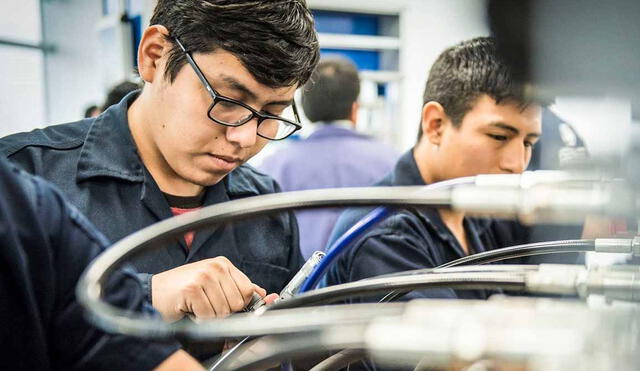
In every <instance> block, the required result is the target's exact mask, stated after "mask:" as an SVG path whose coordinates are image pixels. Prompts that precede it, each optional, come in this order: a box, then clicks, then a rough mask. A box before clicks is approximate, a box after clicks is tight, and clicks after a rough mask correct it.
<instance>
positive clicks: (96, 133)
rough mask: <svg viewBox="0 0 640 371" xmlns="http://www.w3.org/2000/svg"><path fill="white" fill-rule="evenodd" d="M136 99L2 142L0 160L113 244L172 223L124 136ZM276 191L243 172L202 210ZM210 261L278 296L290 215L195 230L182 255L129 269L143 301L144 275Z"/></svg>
mask: <svg viewBox="0 0 640 371" xmlns="http://www.w3.org/2000/svg"><path fill="white" fill-rule="evenodd" d="M137 95H138V92H134V93H131V94H129V95H127V96H126V97H125V98H124V99H123V100H122V101H121V102H120V103H119V104H117V105H114V106H111V107H110V108H109V109H107V110H106V111H105V112H104V113H103V114H102V115H100V116H98V117H97V118H94V119H86V120H82V121H78V122H74V123H69V124H63V125H57V126H49V127H47V128H44V129H38V130H34V131H31V132H29V133H20V134H15V135H11V136H8V137H5V138H3V139H1V140H0V153H2V154H4V155H5V156H8V158H9V159H10V160H12V161H13V162H15V163H17V164H18V165H19V166H20V167H22V168H24V169H25V170H27V171H28V172H30V173H33V174H36V175H39V176H42V177H43V178H45V179H47V180H49V181H51V182H53V183H54V184H56V185H57V186H58V187H60V188H61V189H62V190H63V191H64V192H65V194H66V195H67V196H68V197H69V199H70V201H71V203H72V204H74V205H75V206H76V207H77V208H78V209H80V211H82V212H83V213H84V214H85V215H86V216H87V217H88V218H89V220H91V221H92V222H93V223H94V224H95V225H96V227H97V228H98V229H99V230H100V231H102V232H103V233H104V234H105V235H106V236H107V237H108V238H109V239H110V240H112V241H117V240H119V239H121V238H123V237H125V236H127V235H129V234H131V233H133V232H135V231H138V230H140V229H142V228H144V227H147V226H149V225H151V224H153V223H156V222H158V221H160V220H163V219H166V218H169V217H171V216H172V213H171V209H170V208H169V204H168V202H167V200H166V199H165V197H164V195H163V194H162V192H161V191H160V189H159V188H158V185H157V184H156V183H155V181H154V179H153V178H152V177H151V175H150V173H149V172H148V171H147V169H146V168H145V166H144V165H143V163H142V161H141V159H140V157H139V155H138V152H137V149H136V146H135V143H134V141H133V138H132V135H131V132H130V130H129V123H128V120H127V109H128V107H129V105H130V104H131V103H132V102H133V101H134V100H135V98H136V97H137ZM176 140H179V138H176ZM278 190H279V189H278V186H277V184H276V183H275V181H273V179H271V178H270V177H268V176H266V175H264V174H262V173H259V172H258V171H256V170H255V169H253V168H252V167H250V166H248V165H243V166H240V167H239V168H237V169H236V170H234V171H233V172H232V173H230V174H229V175H227V176H226V177H225V178H224V179H223V180H222V181H220V182H219V183H218V184H216V185H213V186H210V187H207V188H206V191H205V192H206V193H205V197H204V206H208V205H213V204H217V203H220V202H224V201H229V200H234V199H238V198H244V197H249V196H255V195H260V194H265V193H272V192H277V191H278ZM216 256H225V257H227V258H228V259H229V260H230V261H231V262H232V263H233V264H234V265H235V266H236V267H238V268H239V269H240V270H241V271H243V272H244V273H245V274H246V275H247V276H248V277H249V278H250V279H251V280H252V281H253V282H254V283H256V284H258V285H260V286H262V287H264V288H265V289H266V290H267V292H279V291H280V289H282V288H283V287H284V286H285V284H286V283H287V282H288V281H289V280H290V279H291V278H292V276H293V275H294V274H295V273H296V271H297V270H298V268H299V267H300V266H301V264H302V257H301V255H300V251H299V247H298V228H297V224H296V221H295V217H294V216H293V213H291V212H288V213H280V214H273V215H270V216H266V217H260V218H254V219H250V220H247V221H244V222H237V223H233V224H227V225H223V226H216V227H213V228H211V229H207V230H201V231H198V232H197V233H196V235H195V239H194V241H193V244H192V246H191V248H190V249H188V248H187V246H186V244H185V242H184V240H182V239H181V240H180V241H177V242H176V243H174V244H171V245H168V246H163V247H162V248H156V249H153V251H147V252H144V253H142V254H140V255H139V256H136V257H134V258H133V259H132V263H133V265H134V267H135V268H136V269H137V270H138V271H139V272H144V273H147V274H146V275H144V274H143V275H141V276H142V277H141V278H142V280H143V281H144V282H145V283H146V292H147V295H149V294H150V287H149V286H150V282H151V275H150V274H155V273H159V272H164V271H167V270H169V269H172V268H175V267H178V266H180V265H183V264H186V263H191V262H195V261H199V260H202V259H207V258H213V257H216Z"/></svg>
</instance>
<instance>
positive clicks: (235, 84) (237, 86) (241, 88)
mask: <svg viewBox="0 0 640 371" xmlns="http://www.w3.org/2000/svg"><path fill="white" fill-rule="evenodd" d="M222 81H223V82H225V83H226V84H227V86H228V87H229V88H231V89H233V90H236V91H238V92H240V93H242V94H243V95H244V97H246V98H247V99H249V100H251V101H254V102H256V101H258V96H257V95H256V94H255V93H254V92H252V91H251V89H249V88H248V87H247V86H246V85H244V84H243V83H241V82H240V81H238V80H236V79H235V78H233V77H231V76H224V75H223V76H222ZM292 104H293V100H292V99H287V100H277V101H269V102H266V103H265V104H264V106H285V107H287V106H290V105H292Z"/></svg>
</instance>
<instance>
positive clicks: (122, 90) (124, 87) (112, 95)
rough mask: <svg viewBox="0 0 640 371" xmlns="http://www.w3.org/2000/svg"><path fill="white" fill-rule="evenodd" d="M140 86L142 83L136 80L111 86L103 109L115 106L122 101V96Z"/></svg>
mask: <svg viewBox="0 0 640 371" xmlns="http://www.w3.org/2000/svg"><path fill="white" fill-rule="evenodd" d="M140 88H141V86H140V84H136V83H135V82H132V81H128V80H127V81H123V82H121V83H119V84H117V85H115V86H114V87H112V88H111V90H109V93H107V99H106V100H105V101H104V104H103V105H102V111H104V110H106V109H107V108H109V107H111V106H113V105H114V104H118V103H120V101H121V100H122V98H124V97H125V96H126V95H127V94H129V93H131V92H132V91H135V90H138V89H140Z"/></svg>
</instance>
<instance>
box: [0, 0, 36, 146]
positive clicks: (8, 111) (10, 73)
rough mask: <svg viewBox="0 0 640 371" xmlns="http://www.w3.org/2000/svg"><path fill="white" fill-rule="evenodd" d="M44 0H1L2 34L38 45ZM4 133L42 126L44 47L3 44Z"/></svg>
mask: <svg viewBox="0 0 640 371" xmlns="http://www.w3.org/2000/svg"><path fill="white" fill-rule="evenodd" d="M41 35H42V31H41V27H40V1H39V0H22V1H17V0H11V1H3V2H0V38H1V39H3V40H7V41H14V42H21V43H26V44H30V45H38V44H40V42H41ZM0 71H2V73H1V74H0V92H1V93H0V117H1V119H0V136H4V135H7V134H12V133H15V132H18V131H24V130H29V129H31V128H34V127H36V126H41V125H42V124H43V121H44V120H45V116H46V104H45V92H44V86H45V83H44V61H43V52H42V50H40V49H35V48H24V47H18V46H8V45H0Z"/></svg>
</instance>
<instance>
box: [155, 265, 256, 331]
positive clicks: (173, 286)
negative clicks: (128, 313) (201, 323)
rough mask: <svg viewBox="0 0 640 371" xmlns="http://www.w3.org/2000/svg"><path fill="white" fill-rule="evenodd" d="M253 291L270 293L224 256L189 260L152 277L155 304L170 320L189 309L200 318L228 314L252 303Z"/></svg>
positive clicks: (180, 315)
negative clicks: (193, 261) (196, 260)
mask: <svg viewBox="0 0 640 371" xmlns="http://www.w3.org/2000/svg"><path fill="white" fill-rule="evenodd" d="M254 292H256V293H258V294H259V295H260V296H262V297H264V296H265V295H266V294H267V293H266V291H265V290H264V289H263V288H261V287H259V286H257V285H255V284H253V283H251V280H249V278H248V277H247V276H246V275H245V274H244V273H242V272H241V271H239V270H238V268H236V267H235V266H234V265H233V264H232V263H231V262H230V261H229V260H228V259H227V258H225V257H217V258H213V259H207V260H202V261H199V262H196V263H191V264H186V265H183V266H180V267H178V268H174V269H171V270H168V271H166V272H162V273H158V274H156V275H154V276H153V277H152V278H151V296H152V298H151V300H152V304H153V306H154V307H155V308H156V309H157V310H158V311H159V312H160V313H161V314H162V317H163V318H164V319H165V320H166V321H170V322H173V321H177V320H179V319H181V318H182V317H183V316H184V315H185V314H189V313H192V314H193V315H194V316H195V317H196V318H197V319H210V318H216V317H217V318H221V317H225V316H228V315H229V314H231V313H234V312H238V311H240V310H242V309H243V308H244V307H245V306H246V305H247V304H249V302H250V301H251V296H252V295H253V293H254Z"/></svg>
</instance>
